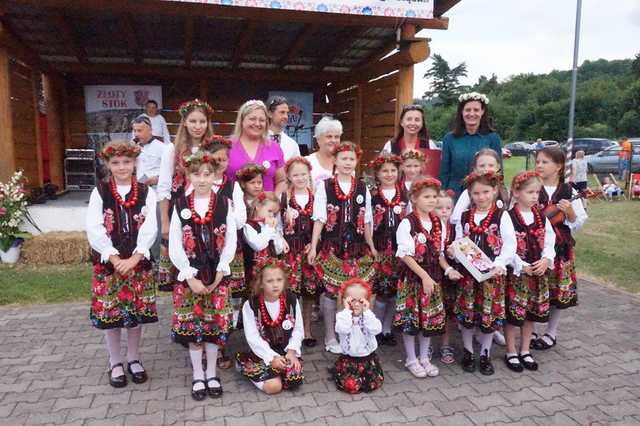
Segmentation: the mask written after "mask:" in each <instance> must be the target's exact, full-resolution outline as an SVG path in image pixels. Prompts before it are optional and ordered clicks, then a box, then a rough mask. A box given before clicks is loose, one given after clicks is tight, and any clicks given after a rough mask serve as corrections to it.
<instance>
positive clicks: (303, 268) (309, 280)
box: [284, 251, 319, 297]
mask: <svg viewBox="0 0 640 426" xmlns="http://www.w3.org/2000/svg"><path fill="white" fill-rule="evenodd" d="M284 260H285V262H286V263H287V265H288V266H289V268H291V276H290V278H289V290H291V291H292V292H293V293H295V294H296V295H298V296H306V297H313V296H315V295H316V294H317V293H318V286H319V284H318V276H317V275H316V271H315V269H314V268H313V266H311V265H309V263H308V262H307V255H306V254H305V253H304V252H298V253H294V252H292V251H289V253H287V254H286V255H285V257H284Z"/></svg>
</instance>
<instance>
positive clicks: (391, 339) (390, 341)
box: [382, 333, 398, 346]
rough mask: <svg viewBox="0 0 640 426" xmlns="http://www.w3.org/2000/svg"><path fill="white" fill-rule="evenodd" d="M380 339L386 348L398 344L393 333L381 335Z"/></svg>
mask: <svg viewBox="0 0 640 426" xmlns="http://www.w3.org/2000/svg"><path fill="white" fill-rule="evenodd" d="M382 337H383V339H384V341H385V344H386V345H388V346H395V345H397V344H398V342H397V341H396V336H394V335H393V333H387V334H383V335H382Z"/></svg>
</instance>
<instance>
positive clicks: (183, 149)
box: [157, 99, 213, 291]
mask: <svg viewBox="0 0 640 426" xmlns="http://www.w3.org/2000/svg"><path fill="white" fill-rule="evenodd" d="M179 112H180V117H181V121H180V127H178V132H177V133H176V138H175V140H174V143H173V144H168V145H167V147H166V149H165V150H164V152H163V154H162V160H161V161H160V176H159V178H158V188H157V191H158V201H159V203H158V207H159V208H160V233H161V236H162V245H161V248H160V259H159V268H158V286H159V289H160V290H165V291H171V290H172V287H173V281H174V279H175V275H176V271H175V268H174V267H173V265H172V264H171V260H170V259H169V253H168V246H169V244H168V238H169V223H170V216H169V214H170V211H171V206H172V205H173V202H174V201H175V198H176V197H177V196H178V195H179V193H180V192H182V191H183V190H184V184H185V180H186V177H185V164H184V160H185V158H186V157H188V156H189V155H191V154H193V153H195V152H197V151H198V150H199V149H200V148H201V146H202V144H203V142H204V141H206V140H210V139H211V138H212V137H213V127H212V125H211V115H212V114H213V109H211V107H210V106H209V104H208V103H206V102H203V101H201V100H199V99H194V100H192V101H189V102H185V103H183V104H182V105H180V108H179Z"/></svg>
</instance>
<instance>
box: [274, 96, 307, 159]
mask: <svg viewBox="0 0 640 426" xmlns="http://www.w3.org/2000/svg"><path fill="white" fill-rule="evenodd" d="M267 108H268V112H269V137H270V138H271V139H272V140H273V141H275V142H276V143H278V144H279V145H280V148H281V149H282V152H283V154H284V161H287V160H289V158H292V157H299V156H300V147H299V146H298V144H297V143H296V141H294V140H293V139H291V138H290V137H289V135H287V134H286V133H285V132H284V128H285V127H286V126H287V123H288V122H289V104H288V102H287V98H285V97H284V96H272V97H271V98H269V100H268V101H267Z"/></svg>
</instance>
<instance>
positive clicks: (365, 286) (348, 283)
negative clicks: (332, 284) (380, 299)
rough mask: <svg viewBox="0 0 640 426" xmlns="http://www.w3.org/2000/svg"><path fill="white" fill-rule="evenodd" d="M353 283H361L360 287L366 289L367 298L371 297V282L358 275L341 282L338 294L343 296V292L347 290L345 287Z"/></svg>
mask: <svg viewBox="0 0 640 426" xmlns="http://www.w3.org/2000/svg"><path fill="white" fill-rule="evenodd" d="M354 285H361V286H362V287H364V288H365V289H366V290H367V299H369V298H371V284H369V283H368V282H366V281H365V280H363V279H362V278H358V277H355V278H351V279H348V280H346V281H345V282H343V283H342V285H341V286H340V290H339V291H340V296H342V297H344V293H345V292H346V291H347V289H348V288H349V287H351V286H354Z"/></svg>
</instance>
